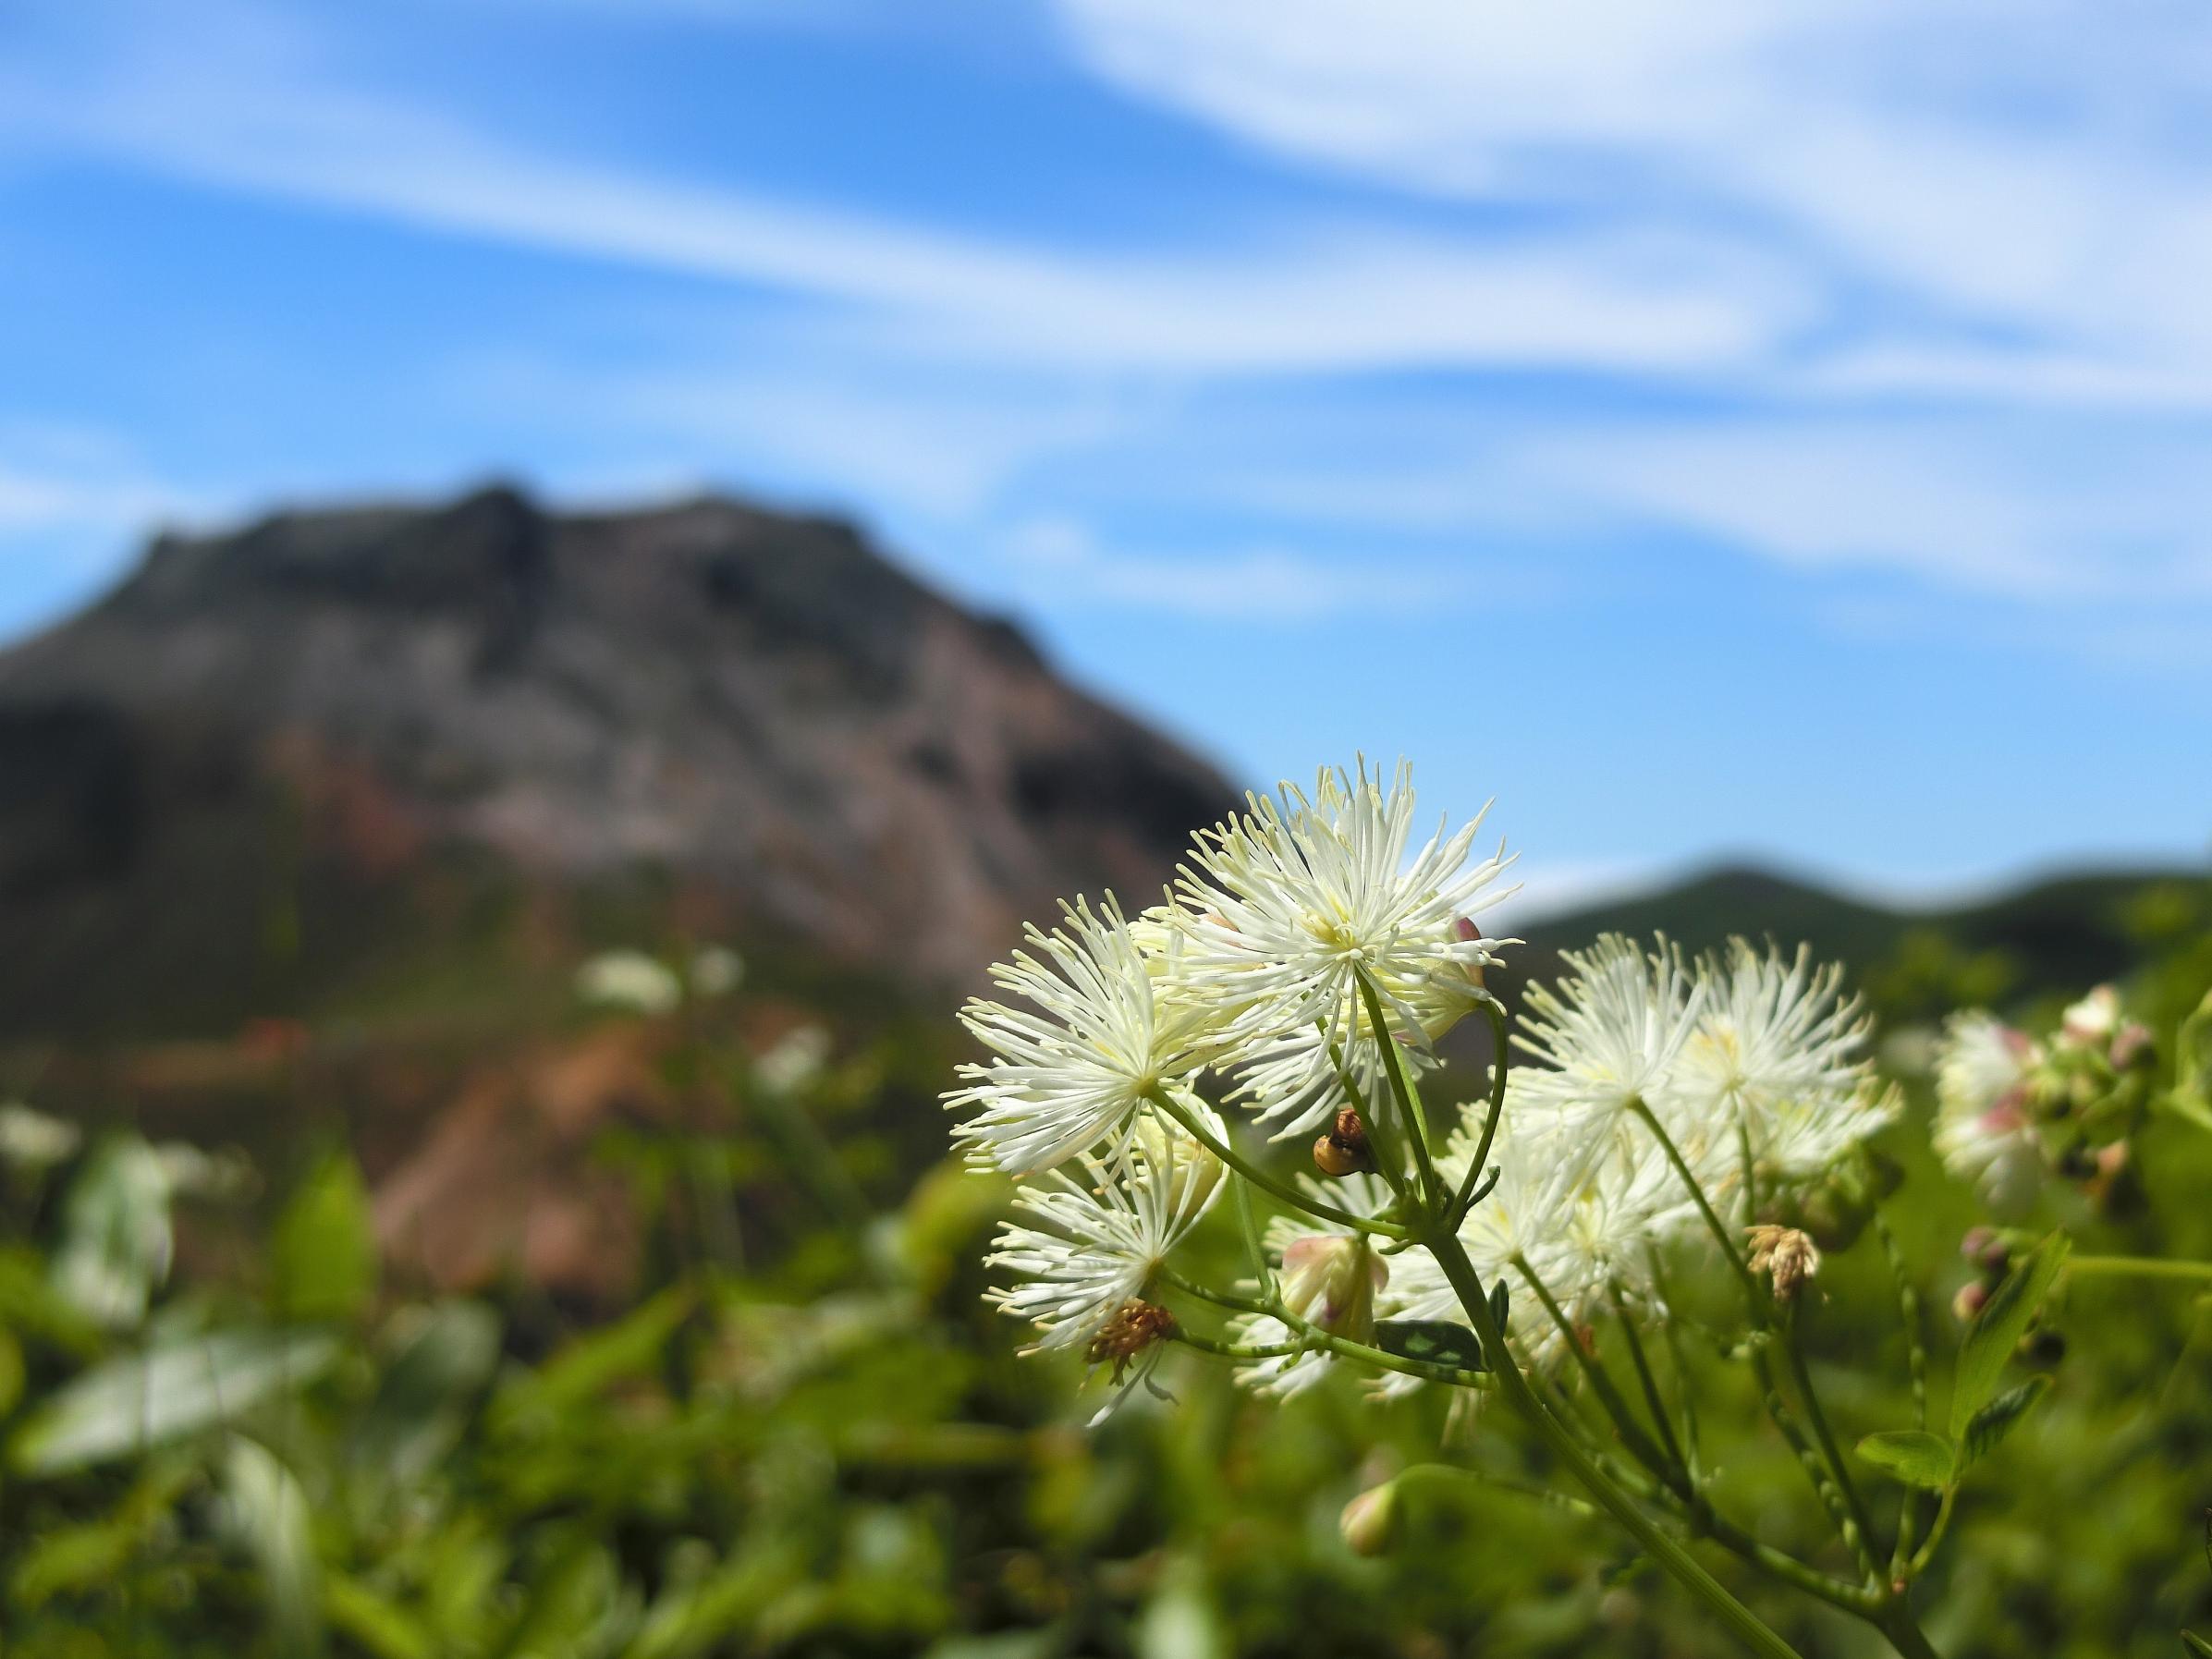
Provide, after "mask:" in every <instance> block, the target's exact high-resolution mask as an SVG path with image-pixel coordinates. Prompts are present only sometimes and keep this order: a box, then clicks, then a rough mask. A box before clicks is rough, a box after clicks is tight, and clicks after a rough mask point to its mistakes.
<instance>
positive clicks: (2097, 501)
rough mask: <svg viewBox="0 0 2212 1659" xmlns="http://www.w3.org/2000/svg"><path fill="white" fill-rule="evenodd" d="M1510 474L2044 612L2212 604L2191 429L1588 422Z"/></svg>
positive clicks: (1919, 422)
mask: <svg viewBox="0 0 2212 1659" xmlns="http://www.w3.org/2000/svg"><path fill="white" fill-rule="evenodd" d="M2070 440H2071V441H2070ZM1500 465H1501V468H1502V469H1503V470H1505V471H1506V472H1507V473H1508V474H1509V475H1510V476H1512V477H1514V478H1516V479H1519V480H1520V481H1522V484H1523V486H1524V487H1525V488H1527V489H1529V490H1532V491H1534V492H1535V493H1536V494H1538V496H1539V497H1540V498H1550V499H1553V500H1560V499H1562V498H1564V501H1565V502H1566V503H1568V504H1570V506H1571V507H1576V508H1580V509H1581V510H1582V511H1583V513H1584V514H1587V513H1588V512H1589V511H1591V510H1593V509H1595V510H1598V511H1603V512H1610V513H1613V514H1615V515H1617V516H1618V517H1619V519H1621V520H1622V521H1625V522H1628V523H1631V524H1634V523H1643V524H1646V525H1649V524H1659V525H1665V526H1669V527H1673V528H1677V529H1682V530H1688V531H1698V532H1702V533H1704V534H1706V535H1709V536H1712V537H1716V538H1717V539H1719V540H1721V541H1723V542H1725V543H1729V544H1732V545H1734V546H1736V547H1738V548H1741V550H1743V551H1744V552H1746V553H1749V554H1752V555H1757V556H1760V557H1764V558H1766V559H1769V560H1772V561H1775V562H1778V563H1780V564H1783V565H1786V566H1794V567H1803V568H1812V569H1829V570H1836V569H1851V568H1858V569H1880V570H1891V571H1900V572H1903V573H1906V574H1908V575H1912V576H1916V577H1920V578H1923V579H1931V580H1933V581H1935V582H1936V583H1938V584H1940V585H1944V586H1949V587H1951V588H1954V589H1957V590H1961V591H1963V592H1974V593H1981V594H1989V595H2001V596H2005V597H2008V598H2012V599H2019V600H2026V601H2032V602H2036V603H2041V604H2073V603H2079V602H2082V601H2085V600H2104V601H2116V602H2143V601H2146V600H2171V601H2183V602H2189V603H2194V604H2212V474H2208V473H2207V472H2206V469H2205V468H2204V466H2203V465H2202V438H2201V435H2200V434H2198V433H2194V432H2185V433H2172V432H2169V433H2163V434H2158V435H2157V436H2136V437H2134V438H2133V441H2130V439H2128V438H2122V437H2115V436H2113V435H2111V434H2105V435H2103V436H2102V437H2101V439H2099V440H2094V441H2086V442H2085V441H2083V440H2082V438H2081V434H2079V433H2072V434H2068V433H2063V432H2053V431H2043V432H2035V433H2025V434H2023V433H2017V432H2010V431H2004V432H1998V433H1989V432H1987V431H1986V430H1983V429H1980V428H1978V427H1974V426H1967V427H1961V426H1960V425H1959V424H1957V423H1956V422H1951V421H1944V420H1942V419H1940V418H1937V419H1928V418H1920V419H1915V418H1913V417H1900V416H1891V417H1889V418H1887V419H1884V420H1870V419H1847V420H1828V421H1789V420H1779V421H1778V420H1766V421H1742V420H1736V421H1717V422H1707V423H1704V424H1701V425H1684V426H1676V427H1668V428H1658V429H1652V428H1639V429H1629V428H1625V427H1612V428H1607V427H1604V426H1596V427H1592V428H1588V429H1585V430H1583V431H1582V432H1580V433H1564V434H1558V435H1555V436H1551V437H1547V438H1544V439H1539V440H1534V441H1532V442H1530V443H1528V444H1525V445H1520V446H1518V447H1517V448H1515V449H1514V450H1513V451H1512V452H1511V453H1509V455H1507V456H1506V457H1503V458H1502V459H1501V463H1500Z"/></svg>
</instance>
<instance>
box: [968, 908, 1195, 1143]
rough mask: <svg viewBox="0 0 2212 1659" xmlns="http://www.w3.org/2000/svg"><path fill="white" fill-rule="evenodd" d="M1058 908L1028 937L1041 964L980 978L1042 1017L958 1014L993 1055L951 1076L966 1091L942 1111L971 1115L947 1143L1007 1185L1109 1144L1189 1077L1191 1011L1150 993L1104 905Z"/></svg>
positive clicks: (1000, 1011)
mask: <svg viewBox="0 0 2212 1659" xmlns="http://www.w3.org/2000/svg"><path fill="white" fill-rule="evenodd" d="M1061 909H1062V910H1063V911H1064V912H1065V916H1066V920H1065V922H1064V924H1063V925H1062V926H1061V927H1058V928H1055V929H1054V930H1053V931H1052V932H1051V933H1040V932H1039V931H1038V930H1037V929H1035V928H1031V929H1029V930H1028V936H1029V941H1030V943H1031V944H1032V945H1035V946H1036V947H1037V949H1038V950H1039V951H1040V952H1042V953H1043V959H1042V960H1040V959H1039V958H1038V957H1035V956H1033V955H1031V954H1030V953H1029V952H1027V951H1016V952H1015V953H1014V959H1013V961H1012V962H1010V963H1003V962H1002V963H1000V964H998V965H997V966H996V967H994V968H993V969H992V970H991V977H992V979H993V980H994V981H996V982H997V983H998V984H999V985H1000V986H1002V987H1004V988H1005V989H1006V990H1008V991H1011V992H1014V993H1015V994H1018V995H1020V996H1022V997H1025V998H1027V999H1028V1000H1029V1001H1030V1002H1032V1003H1033V1004H1034V1005H1036V1006H1037V1007H1038V1008H1039V1009H1041V1010H1042V1012H1041V1013H1031V1012H1029V1011H1028V1010H1026V1009H1015V1008H1009V1007H1008V1006H1005V1005H1004V1004H1002V1003H995V1002H983V1001H974V1002H971V1003H970V1004H969V1005H968V1006H967V1007H966V1008H965V1009H964V1010H962V1012H961V1015H960V1018H961V1019H962V1020H963V1021H964V1022H965V1023H966V1025H967V1027H968V1029H969V1030H970V1031H973V1032H974V1033H975V1035H976V1036H977V1037H978V1038H980V1039H981V1040H982V1041H983V1042H984V1044H986V1045H987V1046H988V1047H990V1048H993V1049H995V1050H996V1051H997V1054H996V1058H994V1059H993V1060H991V1061H990V1062H989V1063H988V1064H987V1065H982V1066H976V1065H968V1066H962V1067H960V1073H959V1074H960V1076H961V1077H963V1078H966V1079H968V1080H969V1086H968V1087H967V1088H964V1089H959V1090H956V1091H954V1092H951V1093H949V1094H947V1096H946V1097H945V1104H946V1105H947V1107H949V1108H951V1109H953V1110H956V1111H958V1110H961V1109H964V1108H966V1107H970V1106H974V1107H980V1108H981V1111H980V1112H979V1114H978V1116H975V1117H973V1118H971V1119H970V1120H969V1121H968V1122H966V1123H964V1124H962V1125H960V1126H959V1129H958V1131H957V1134H958V1136H959V1139H961V1140H963V1141H967V1142H969V1143H970V1146H971V1148H972V1154H973V1156H974V1157H975V1158H976V1160H977V1161H978V1162H980V1163H985V1164H996V1165H997V1166H998V1167H999V1168H1000V1169H1003V1170H1005V1171H1006V1172H1007V1173H1008V1174H1009V1175H1030V1174H1034V1173H1035V1172H1036V1171H1038V1170H1040V1169H1047V1168H1050V1167H1051V1166H1052V1165H1055V1164H1058V1163H1061V1162H1063V1161H1065V1160H1066V1159H1068V1158H1069V1157H1071V1156H1073V1155H1074V1154H1075V1153H1082V1152H1088V1151H1091V1150H1093V1149H1094V1148H1096V1147H1098V1146H1099V1145H1100V1144H1101V1143H1102V1142H1106V1141H1114V1140H1117V1139H1118V1138H1119V1137H1120V1136H1121V1135H1122V1133H1123V1132H1124V1131H1125V1130H1126V1129H1127V1128H1128V1127H1129V1125H1130V1121H1131V1120H1132V1119H1133V1118H1134V1117H1135V1116H1136V1114H1137V1112H1138V1110H1139V1109H1140V1108H1141V1107H1142V1106H1143V1104H1144V1103H1145V1099H1146V1096H1147V1095H1148V1094H1149V1093H1150V1092H1151V1091H1153V1090H1154V1089H1155V1088H1159V1087H1162V1086H1164V1085H1167V1084H1168V1083H1171V1082H1176V1081H1178V1080H1180V1079H1181V1078H1182V1077H1183V1076H1184V1075H1185V1074H1186V1073H1187V1072H1189V1071H1190V1070H1191V1069H1192V1040H1193V1039H1194V1038H1195V1037H1196V1036H1197V1035H1198V1024H1197V1021H1196V1019H1194V1017H1193V1014H1192V1010H1191V1009H1190V1008H1189V1007H1188V1006H1184V1005H1180V1004H1177V1003H1174V1002H1171V1001H1169V1000H1167V999H1164V998H1162V997H1161V996H1160V995H1159V994H1158V993H1157V988H1156V987H1155V983H1154V980H1153V976H1152V972H1151V970H1150V968H1149V966H1148V964H1147V961H1146V958H1145V957H1144V955H1143V951H1141V950H1140V949H1139V947H1138V944H1137V941H1136V940H1135V939H1134V938H1133V937H1132V936H1131V934H1130V927H1129V924H1128V922H1127V921H1124V920H1123V918H1122V914H1121V908H1120V906H1119V905H1118V904H1117V903H1116V902H1115V900H1114V897H1113V895H1111V894H1108V895H1107V896H1106V902H1105V904H1104V906H1103V907H1102V909H1099V910H1093V909H1091V907H1090V905H1089V903H1088V902H1087V901H1085V900H1082V899H1079V900H1077V901H1076V903H1074V904H1073V905H1063V906H1062V907H1061Z"/></svg>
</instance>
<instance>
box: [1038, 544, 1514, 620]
mask: <svg viewBox="0 0 2212 1659" xmlns="http://www.w3.org/2000/svg"><path fill="white" fill-rule="evenodd" d="M1007 545H1008V554H1009V555H1010V558H1011V562H1012V564H1013V567H1014V569H1015V571H1016V577H1015V582H1016V586H1017V588H1018V589H1019V590H1020V592H1022V594H1023V596H1024V597H1025V598H1026V599H1028V601H1029V602H1030V603H1031V604H1033V605H1034V606H1035V607H1036V608H1037V609H1039V610H1042V611H1045V612H1047V613H1049V612H1052V611H1055V610H1058V609H1061V608H1064V607H1067V606H1069V605H1080V606H1084V607H1091V606H1096V605H1100V604H1106V605H1119V606H1127V607H1132V608H1135V609H1139V610H1144V611H1151V612H1155V613H1160V612H1166V613H1173V614H1179V615H1183V616H1196V617H1202V618H1205V619H1207V620H1211V621H1218V622H1243V623H1253V624H1260V625H1297V624H1305V623H1312V622H1316V621H1320V620H1323V619H1325V618H1329V617H1340V616H1372V615H1376V614H1381V615H1389V614H1391V613H1398V612H1404V611H1408V610H1412V609H1414V608H1416V607H1419V608H1423V609H1426V610H1430V611H1436V610H1452V609H1458V608H1460V607H1461V606H1463V605H1464V604H1467V603H1468V600H1469V595H1470V590H1469V587H1468V584H1467V581H1466V577H1465V572H1464V571H1463V570H1462V569H1460V568H1456V567H1454V566H1452V565H1451V564H1448V563H1437V562H1434V561H1428V562H1424V561H1419V560H1413V559H1405V558H1399V559H1389V558H1346V557H1343V556H1341V555H1338V556H1334V557H1329V556H1322V555H1314V554H1311V553H1307V552H1302V551H1300V550H1297V549H1292V548H1285V547H1252V548H1246V549H1242V550H1240V551H1235V552H1230V553H1226V554H1222V553H1204V554H1195V553H1194V554H1162V553H1146V552H1137V551H1130V550H1127V549H1122V548H1117V547H1107V546H1104V545H1102V544H1101V543H1100V542H1099V540H1098V539H1097V537H1096V536H1095V535H1094V534H1093V532H1092V531H1090V530H1089V529H1088V528H1086V527H1085V526H1083V525H1082V524H1080V523H1077V522H1075V521H1073V520H1069V519H1065V518H1053V519H1042V520H1032V521H1030V522H1027V523H1024V524H1020V525H1018V526H1016V527H1015V529H1014V531H1012V533H1011V534H1010V535H1009V536H1008V541H1007Z"/></svg>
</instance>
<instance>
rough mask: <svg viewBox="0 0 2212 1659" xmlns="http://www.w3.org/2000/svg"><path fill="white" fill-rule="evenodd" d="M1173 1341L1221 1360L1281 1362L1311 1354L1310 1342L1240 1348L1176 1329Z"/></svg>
mask: <svg viewBox="0 0 2212 1659" xmlns="http://www.w3.org/2000/svg"><path fill="white" fill-rule="evenodd" d="M1173 1340H1175V1341H1177V1342H1179V1343H1181V1344H1182V1345H1183V1346H1184V1347H1185V1348H1196V1349H1197V1350H1198V1351H1199V1352H1200V1353H1202V1354H1213V1355H1215V1356H1216V1357H1217V1358H1219V1359H1223V1360H1282V1359H1288V1358H1289V1356H1290V1355H1292V1354H1306V1353H1311V1352H1313V1349H1314V1345H1313V1344H1312V1343H1310V1342H1270V1343H1267V1344H1265V1345H1264V1346H1262V1347H1258V1348H1244V1347H1240V1346H1239V1345H1238V1344H1236V1343H1234V1342H1216V1340H1215V1339H1214V1338H1213V1337H1211V1336H1199V1335H1198V1333H1197V1332H1195V1331H1186V1330H1183V1329H1182V1328H1181V1327H1180V1326H1178V1327H1177V1329H1176V1333H1175V1336H1174V1338H1173Z"/></svg>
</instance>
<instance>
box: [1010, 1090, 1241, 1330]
mask: <svg viewBox="0 0 2212 1659" xmlns="http://www.w3.org/2000/svg"><path fill="white" fill-rule="evenodd" d="M1209 1127H1211V1126H1209ZM1213 1162H1214V1160H1213V1156H1212V1154H1211V1153H1207V1152H1205V1151H1204V1149H1203V1148H1200V1147H1198V1146H1196V1145H1195V1144H1194V1143H1193V1142H1192V1141H1188V1140H1185V1139H1182V1138H1181V1137H1179V1136H1178V1135H1175V1134H1168V1135H1166V1136H1163V1137H1162V1138H1161V1139H1160V1141H1158V1142H1157V1150H1156V1152H1155V1153H1150V1154H1147V1155H1146V1156H1144V1157H1143V1158H1141V1159H1139V1158H1123V1159H1117V1160H1115V1161H1113V1162H1111V1163H1108V1162H1107V1161H1105V1160H1102V1159H1099V1158H1095V1157H1092V1156H1089V1155H1088V1154H1086V1155H1084V1156H1083V1157H1082V1158H1080V1159H1078V1160H1077V1166H1078V1167H1079V1168H1080V1169H1081V1171H1082V1177H1083V1178H1082V1179H1081V1180H1079V1179H1076V1178H1075V1177H1072V1176H1070V1175H1069V1173H1068V1172H1066V1171H1065V1170H1054V1171H1053V1172H1052V1173H1051V1174H1049V1175H1047V1176H1045V1177H1044V1178H1043V1179H1041V1180H1039V1181H1037V1182H1036V1183H1034V1184H1033V1185H1030V1186H1025V1187H1023V1188H1022V1189H1020V1191H1019V1192H1017V1193H1016V1194H1015V1196H1014V1202H1015V1203H1016V1205H1018V1206H1019V1207H1020V1209H1022V1210H1023V1211H1026V1212H1027V1218H1025V1219H1016V1220H1012V1221H1008V1222H1006V1223H1005V1224H1003V1225H1002V1226H1001V1227H1000V1228H999V1233H998V1239H997V1249H996V1250H994V1251H993V1252H992V1253H991V1255H990V1256H988V1257H987V1258H985V1261H986V1263H987V1264H988V1265H990V1266H993V1267H1003V1268H1007V1269H1008V1270H1010V1271H1011V1272H1013V1273H1014V1274H1016V1275H1019V1276H1020V1279H1021V1280H1022V1281H1023V1282H1022V1283H1020V1284H1018V1285H1015V1286H1013V1287H1011V1288H1008V1289H1002V1290H994V1291H993V1292H991V1293H990V1298H989V1299H990V1300H991V1302H992V1303H993V1305H995V1306H996V1307H998V1308H1001V1309H1003V1310H1004V1311H1007V1312H1008V1313H1010V1314H1012V1315H1014V1316H1015V1317H1017V1318H1020V1319H1026V1320H1028V1321H1029V1322H1030V1323H1031V1324H1033V1325H1035V1326H1036V1327H1037V1329H1038V1331H1039V1333H1040V1335H1039V1336H1038V1338H1037V1340H1036V1342H1035V1343H1034V1344H1033V1345H1032V1347H1031V1348H1030V1349H1028V1350H1027V1351H1029V1352H1036V1351H1038V1350H1040V1349H1044V1348H1082V1347H1085V1346H1087V1345H1088V1344H1089V1343H1090V1342H1091V1341H1092V1340H1093V1339H1094V1337H1096V1336H1098V1335H1099V1333H1100V1332H1102V1331H1103V1330H1105V1329H1106V1325H1107V1324H1108V1323H1109V1322H1110V1321H1112V1320H1113V1318H1114V1316H1115V1315H1116V1314H1117V1313H1118V1312H1119V1311H1121V1309H1122V1307H1123V1305H1124V1304H1125V1303H1127V1302H1130V1301H1131V1300H1135V1299H1141V1298H1142V1297H1143V1295H1144V1292H1145V1290H1146V1289H1147V1287H1149V1286H1150V1285H1151V1283H1152V1280H1153V1277H1154V1275H1155V1274H1157V1273H1158V1271H1159V1268H1160V1264H1161V1263H1163V1262H1165V1261H1166V1260H1167V1253H1168V1251H1170V1250H1173V1249H1174V1248H1175V1246H1176V1245H1177V1244H1178V1243H1179V1241H1180V1240H1181V1239H1182V1238H1183V1237H1184V1236H1185V1235H1186V1234H1188V1233H1189V1232H1190V1230H1191V1229H1192V1227H1193V1226H1196V1225H1197V1224H1198V1221H1199V1218H1200V1217H1201V1216H1203V1215H1204V1214H1205V1213H1206V1211H1207V1209H1208V1208H1209V1207H1211V1205H1212V1204H1213V1202H1214V1198H1215V1196H1216V1194H1217V1193H1218V1192H1219V1191H1220V1189H1221V1180H1220V1175H1219V1171H1218V1169H1216V1170H1215V1171H1214V1172H1213V1173H1212V1174H1210V1175H1204V1174H1199V1173H1197V1172H1195V1171H1193V1170H1192V1169H1190V1168H1188V1167H1186V1166H1187V1165H1192V1164H1194V1163H1195V1164H1204V1165H1211V1164H1213ZM1033 1224H1042V1225H1033Z"/></svg>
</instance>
